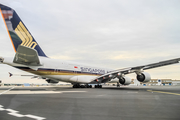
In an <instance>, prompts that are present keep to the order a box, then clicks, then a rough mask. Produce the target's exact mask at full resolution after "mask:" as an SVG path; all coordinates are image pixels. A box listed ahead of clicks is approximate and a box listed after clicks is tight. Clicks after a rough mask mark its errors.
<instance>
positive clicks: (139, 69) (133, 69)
mask: <svg viewBox="0 0 180 120" xmlns="http://www.w3.org/2000/svg"><path fill="white" fill-rule="evenodd" d="M179 61H180V58H176V59H171V60H166V61H160V62H157V63H152V64H147V65H142V66H136V67H128V68H124V69H118V70H114V71H110V72H109V73H106V74H103V75H101V76H98V77H97V78H96V79H95V80H94V81H95V82H99V83H106V82H108V81H110V80H111V79H114V78H116V77H118V76H122V75H125V74H130V73H134V72H135V73H137V74H138V73H141V72H142V71H143V70H147V69H152V68H157V67H162V66H166V65H171V64H176V63H179Z"/></svg>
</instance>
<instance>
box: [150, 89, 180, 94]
mask: <svg viewBox="0 0 180 120" xmlns="http://www.w3.org/2000/svg"><path fill="white" fill-rule="evenodd" d="M147 91H149V92H157V93H164V94H171V95H180V94H178V93H171V92H163V91H153V90H147Z"/></svg>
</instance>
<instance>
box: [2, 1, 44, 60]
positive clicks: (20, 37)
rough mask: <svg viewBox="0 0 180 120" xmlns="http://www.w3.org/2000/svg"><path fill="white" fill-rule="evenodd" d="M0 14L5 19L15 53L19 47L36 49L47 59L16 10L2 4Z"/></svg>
mask: <svg viewBox="0 0 180 120" xmlns="http://www.w3.org/2000/svg"><path fill="white" fill-rule="evenodd" d="M0 13H1V15H2V17H3V20H4V23H5V26H6V28H7V32H8V34H9V37H10V39H11V42H12V45H13V47H14V50H15V52H16V51H17V48H18V46H19V45H21V46H25V47H29V48H32V49H35V50H36V51H37V53H38V55H39V56H44V57H47V56H46V55H45V53H44V52H43V51H42V49H41V48H40V46H39V45H38V43H37V42H36V41H35V39H34V38H33V36H32V35H31V33H30V32H29V31H28V29H27V28H26V26H25V25H24V23H23V22H22V20H21V19H20V18H19V16H18V15H17V13H16V12H15V10H13V9H12V8H10V7H7V6H5V5H2V4H0Z"/></svg>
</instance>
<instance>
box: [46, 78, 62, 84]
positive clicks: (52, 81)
mask: <svg viewBox="0 0 180 120" xmlns="http://www.w3.org/2000/svg"><path fill="white" fill-rule="evenodd" d="M46 81H47V82H48V83H58V82H59V81H54V80H51V79H47V80H46Z"/></svg>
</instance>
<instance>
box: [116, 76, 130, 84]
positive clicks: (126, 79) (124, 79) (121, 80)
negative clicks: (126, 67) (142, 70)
mask: <svg viewBox="0 0 180 120" xmlns="http://www.w3.org/2000/svg"><path fill="white" fill-rule="evenodd" d="M119 83H121V84H122V85H129V84H131V78H129V77H127V76H125V77H121V78H119Z"/></svg>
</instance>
